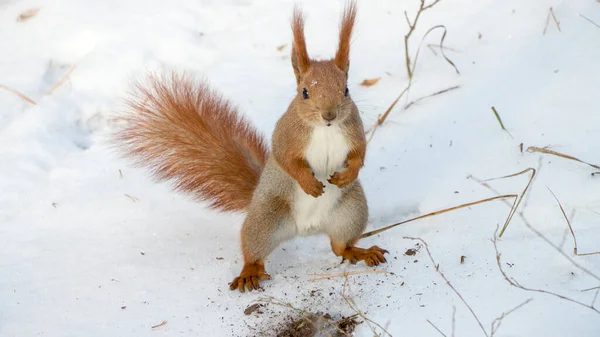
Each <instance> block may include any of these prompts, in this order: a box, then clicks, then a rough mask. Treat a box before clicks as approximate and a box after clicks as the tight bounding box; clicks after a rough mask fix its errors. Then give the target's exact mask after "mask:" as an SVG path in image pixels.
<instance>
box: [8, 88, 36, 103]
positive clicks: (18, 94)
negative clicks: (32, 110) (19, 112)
mask: <svg viewBox="0 0 600 337" xmlns="http://www.w3.org/2000/svg"><path fill="white" fill-rule="evenodd" d="M0 89H4V90H6V91H10V92H12V93H13V94H15V95H17V96H19V98H21V99H22V100H24V101H26V102H27V103H31V104H33V105H35V104H36V103H35V101H34V100H32V99H31V98H29V97H27V96H25V95H24V94H22V93H20V92H18V91H17V90H15V89H13V88H9V87H7V86H5V85H0Z"/></svg>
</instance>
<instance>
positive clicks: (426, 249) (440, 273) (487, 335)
mask: <svg viewBox="0 0 600 337" xmlns="http://www.w3.org/2000/svg"><path fill="white" fill-rule="evenodd" d="M494 238H495V237H494ZM403 239H406V240H417V241H420V242H421V243H423V245H424V246H425V251H427V255H429V259H430V260H431V263H433V265H434V266H435V271H436V272H437V273H438V274H439V275H440V276H441V277H442V278H443V279H444V281H446V284H447V285H448V287H450V289H452V291H454V293H455V294H456V296H458V298H460V300H461V301H462V302H463V303H464V304H465V306H466V307H467V309H469V311H470V312H471V314H472V315H473V318H475V320H476V321H477V323H478V324H479V327H480V328H481V330H482V331H483V334H484V335H485V336H486V337H489V334H488V333H487V331H486V330H485V328H484V327H483V324H481V321H480V320H479V317H477V314H475V311H473V308H471V306H470V305H469V303H467V301H466V300H465V299H464V297H463V296H462V295H461V294H460V293H459V292H458V290H456V288H454V286H453V285H452V283H450V280H448V278H446V275H444V273H443V272H442V271H441V270H440V265H439V264H437V263H435V260H434V259H433V256H432V255H431V251H430V250H429V245H428V244H427V242H425V240H423V239H421V238H413V237H409V236H405V237H403Z"/></svg>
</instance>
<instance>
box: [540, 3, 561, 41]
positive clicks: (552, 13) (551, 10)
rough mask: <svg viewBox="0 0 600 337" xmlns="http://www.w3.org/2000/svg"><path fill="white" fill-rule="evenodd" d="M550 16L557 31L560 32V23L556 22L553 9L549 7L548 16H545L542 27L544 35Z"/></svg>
mask: <svg viewBox="0 0 600 337" xmlns="http://www.w3.org/2000/svg"><path fill="white" fill-rule="evenodd" d="M550 17H552V19H553V20H554V23H555V24H556V28H558V31H559V32H562V31H561V30H560V23H559V22H558V20H557V19H556V16H555V15H554V9H552V7H550V10H548V17H547V18H546V26H545V27H544V32H543V33H542V35H546V30H547V29H548V24H549V23H550Z"/></svg>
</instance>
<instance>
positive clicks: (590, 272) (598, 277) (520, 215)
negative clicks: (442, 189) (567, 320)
mask: <svg viewBox="0 0 600 337" xmlns="http://www.w3.org/2000/svg"><path fill="white" fill-rule="evenodd" d="M470 178H471V179H473V180H475V181H476V182H478V183H479V184H480V185H481V186H483V187H485V188H487V189H489V190H490V191H492V192H494V193H496V194H500V193H499V192H498V191H497V190H496V189H494V188H493V187H491V186H490V185H489V184H487V183H485V181H482V180H479V179H477V178H475V177H473V176H470ZM503 201H504V203H505V204H506V205H507V206H508V207H511V208H512V207H513V205H511V204H510V203H508V202H506V200H503ZM518 214H519V217H520V218H521V220H523V223H524V224H525V226H526V227H527V228H528V229H529V230H530V231H532V232H533V233H534V234H535V235H537V236H538V237H539V238H541V239H542V240H544V241H545V242H546V243H547V244H548V245H550V246H551V247H552V248H554V249H555V250H556V251H557V252H558V253H559V254H560V255H562V256H563V257H564V258H565V259H567V260H568V261H569V262H571V264H573V265H574V266H575V267H576V268H578V269H579V270H581V271H583V272H584V273H586V274H588V275H589V276H591V277H593V278H594V279H595V280H597V281H600V276H598V275H596V274H594V273H593V272H592V271H590V270H589V269H587V268H585V267H584V266H582V265H580V264H579V263H577V261H575V260H573V259H572V258H571V257H570V256H569V255H567V254H566V253H565V252H563V251H562V249H560V247H558V246H557V245H555V244H554V243H553V242H552V241H550V239H548V238H547V237H546V236H545V235H544V234H542V233H541V232H540V231H538V230H537V229H536V228H535V227H533V226H532V225H531V223H530V222H529V220H527V218H526V217H525V214H524V213H523V211H519V212H518Z"/></svg>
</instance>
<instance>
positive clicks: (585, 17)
mask: <svg viewBox="0 0 600 337" xmlns="http://www.w3.org/2000/svg"><path fill="white" fill-rule="evenodd" d="M577 15H579V16H581V17H582V18H584V19H585V20H586V21H587V22H589V23H591V24H592V25H594V26H596V27H598V28H600V25H599V24H597V23H595V22H594V21H592V19H590V18H588V17H587V16H585V15H583V14H581V13H577Z"/></svg>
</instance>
